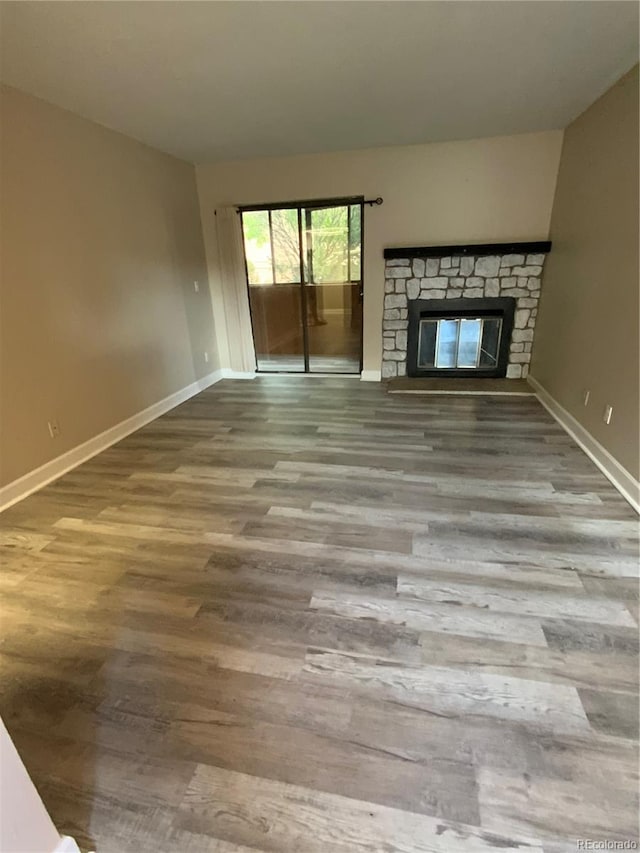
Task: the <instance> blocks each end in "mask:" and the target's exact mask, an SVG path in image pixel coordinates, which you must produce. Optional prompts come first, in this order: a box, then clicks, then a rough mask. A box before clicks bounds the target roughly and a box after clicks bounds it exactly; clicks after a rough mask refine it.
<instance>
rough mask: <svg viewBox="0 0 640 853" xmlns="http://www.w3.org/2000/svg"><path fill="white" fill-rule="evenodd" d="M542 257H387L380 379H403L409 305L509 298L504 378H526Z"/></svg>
mask: <svg viewBox="0 0 640 853" xmlns="http://www.w3.org/2000/svg"><path fill="white" fill-rule="evenodd" d="M545 257H546V255H544V254H535V255H531V254H527V255H525V254H521V255H520V254H509V255H507V254H505V255H484V256H481V257H474V256H473V255H466V254H465V255H461V256H452V257H442V258H421V257H413V258H412V257H406V258H387V259H386V261H385V285H384V314H383V320H382V350H383V351H382V378H383V379H391V378H393V377H394V376H405V375H406V361H407V328H408V323H409V320H408V315H409V312H408V307H407V305H408V302H409V301H411V300H413V299H460V298H468V299H473V298H478V299H479V298H483V297H492V296H513V297H514V298H515V300H516V311H515V318H514V324H513V332H512V336H511V346H510V351H509V362H508V366H507V378H508V379H520V378H524V377H526V376H527V375H528V373H529V362H530V360H531V347H532V344H533V335H534V331H535V327H536V317H537V316H538V300H539V299H540V287H541V282H542V270H543V267H544V261H545Z"/></svg>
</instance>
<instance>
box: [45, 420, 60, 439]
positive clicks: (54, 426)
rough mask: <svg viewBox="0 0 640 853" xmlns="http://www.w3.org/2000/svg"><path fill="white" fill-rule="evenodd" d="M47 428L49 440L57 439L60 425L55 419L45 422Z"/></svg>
mask: <svg viewBox="0 0 640 853" xmlns="http://www.w3.org/2000/svg"><path fill="white" fill-rule="evenodd" d="M47 427H48V428H49V435H50V436H51V438H57V437H58V436H59V435H60V425H59V424H58V421H57V420H56V419H55V418H54V420H51V421H48V422H47Z"/></svg>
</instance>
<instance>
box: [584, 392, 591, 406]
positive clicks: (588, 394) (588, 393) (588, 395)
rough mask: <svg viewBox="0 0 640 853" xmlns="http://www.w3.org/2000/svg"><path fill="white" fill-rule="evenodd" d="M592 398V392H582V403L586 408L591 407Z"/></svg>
mask: <svg viewBox="0 0 640 853" xmlns="http://www.w3.org/2000/svg"><path fill="white" fill-rule="evenodd" d="M590 396H591V391H583V392H582V402H583V403H584V405H585V406H588V405H589V397H590Z"/></svg>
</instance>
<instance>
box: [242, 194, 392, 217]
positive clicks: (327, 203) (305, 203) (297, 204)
mask: <svg viewBox="0 0 640 853" xmlns="http://www.w3.org/2000/svg"><path fill="white" fill-rule="evenodd" d="M382 202H383V199H381V198H380V196H378V198H364V196H361V195H358V196H348V197H346V198H344V197H343V198H321V199H303V200H302V201H280V202H275V203H270V204H242V205H238V206H237V207H236V210H237V212H238V213H244V212H249V211H254V210H283V209H285V208H303V207H306V208H309V209H310V210H317V209H318V208H322V207H341V206H345V207H346V206H347V205H349V204H363V205H364V204H368V205H369V207H373V205H374V204H375V205H378V204H382Z"/></svg>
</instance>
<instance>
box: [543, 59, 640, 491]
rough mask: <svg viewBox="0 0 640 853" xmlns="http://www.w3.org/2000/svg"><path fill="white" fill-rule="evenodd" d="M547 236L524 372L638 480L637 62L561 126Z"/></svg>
mask: <svg viewBox="0 0 640 853" xmlns="http://www.w3.org/2000/svg"><path fill="white" fill-rule="evenodd" d="M551 239H552V240H553V249H552V251H551V253H550V255H549V258H548V260H547V264H546V267H545V275H544V284H543V287H542V298H541V303H540V310H539V314H538V322H537V327H536V338H535V342H534V347H533V358H532V368H531V369H532V375H533V376H534V377H535V379H537V380H538V382H540V383H541V384H542V385H543V386H544V388H545V389H546V390H547V391H548V392H549V393H550V394H551V395H552V396H553V397H554V398H555V399H556V400H557V402H558V403H560V405H561V406H563V407H564V408H565V409H567V411H569V412H570V414H572V415H573V416H574V417H575V418H576V419H577V420H578V421H579V422H580V423H581V424H582V426H583V427H585V429H586V430H587V431H588V432H589V433H590V434H591V435H592V436H593V437H594V438H595V439H596V440H597V441H599V442H600V443H601V444H602V445H603V446H604V447H605V449H606V450H608V451H609V452H610V453H611V454H612V455H613V456H614V457H615V458H616V459H617V460H618V462H620V464H621V465H623V467H625V468H626V469H627V471H629V473H630V474H632V476H634V477H635V478H638V475H639V467H640V466H639V463H638V440H639V435H638V412H639V409H640V400H639V396H638V385H639V376H638V361H639V351H638V307H639V306H638V289H639V288H638V66H636V67H635V68H634V69H633V70H632V71H631V72H630V73H629V74H627V75H626V76H625V77H623V78H622V80H620V81H619V82H618V83H617V84H616V85H615V86H614V87H613V88H612V89H611V90H610V91H609V92H607V93H606V94H605V95H603V97H601V98H600V99H599V100H598V101H596V102H595V104H593V105H592V106H591V107H590V108H589V109H588V110H587V111H586V112H585V113H583V114H582V115H581V116H580V117H579V118H577V119H576V120H575V121H574V122H573V123H572V124H571V125H570V126H569V127H568V128H567V130H566V131H565V137H564V145H563V148H562V158H561V162H560V171H559V175H558V187H557V191H556V196H555V202H554V205H553V217H552V221H551ZM586 390H590V391H591V397H590V401H589V405H588V406H587V407H586V408H585V407H584V405H583V399H582V398H583V394H584V391H586ZM606 404H609V405H612V406H613V418H612V420H611V423H610V425H609V426H606V425H605V424H604V422H603V420H602V415H603V411H604V407H605V405H606Z"/></svg>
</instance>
